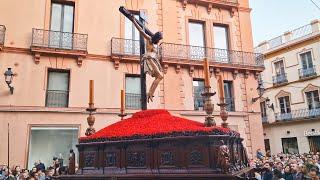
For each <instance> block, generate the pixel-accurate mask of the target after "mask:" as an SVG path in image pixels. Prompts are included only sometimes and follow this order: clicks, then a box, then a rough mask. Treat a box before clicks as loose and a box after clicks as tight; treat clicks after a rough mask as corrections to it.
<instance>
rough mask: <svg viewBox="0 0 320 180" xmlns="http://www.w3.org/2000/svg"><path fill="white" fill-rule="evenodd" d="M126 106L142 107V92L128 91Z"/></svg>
mask: <svg viewBox="0 0 320 180" xmlns="http://www.w3.org/2000/svg"><path fill="white" fill-rule="evenodd" d="M126 108H128V109H141V94H134V93H126Z"/></svg>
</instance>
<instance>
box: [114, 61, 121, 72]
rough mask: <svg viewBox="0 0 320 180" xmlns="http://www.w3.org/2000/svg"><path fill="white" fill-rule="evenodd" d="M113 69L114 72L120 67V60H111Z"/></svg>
mask: <svg viewBox="0 0 320 180" xmlns="http://www.w3.org/2000/svg"><path fill="white" fill-rule="evenodd" d="M113 67H114V69H115V70H118V69H119V67H120V59H118V58H117V59H113Z"/></svg>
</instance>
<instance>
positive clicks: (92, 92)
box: [89, 80, 94, 104]
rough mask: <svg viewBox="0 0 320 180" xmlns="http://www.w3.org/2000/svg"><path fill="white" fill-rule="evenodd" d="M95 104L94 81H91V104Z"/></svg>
mask: <svg viewBox="0 0 320 180" xmlns="http://www.w3.org/2000/svg"><path fill="white" fill-rule="evenodd" d="M93 103H94V81H93V80H90V87H89V104H93Z"/></svg>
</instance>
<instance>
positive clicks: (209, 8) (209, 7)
mask: <svg viewBox="0 0 320 180" xmlns="http://www.w3.org/2000/svg"><path fill="white" fill-rule="evenodd" d="M211 10H212V4H211V3H209V4H208V7H207V11H208V14H210V13H211Z"/></svg>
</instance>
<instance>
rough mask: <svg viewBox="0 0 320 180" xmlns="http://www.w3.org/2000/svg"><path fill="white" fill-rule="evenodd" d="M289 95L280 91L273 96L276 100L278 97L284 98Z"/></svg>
mask: <svg viewBox="0 0 320 180" xmlns="http://www.w3.org/2000/svg"><path fill="white" fill-rule="evenodd" d="M290 95H291V93H290V92H287V91H284V90H281V91H280V92H278V94H276V95H275V98H276V99H278V98H279V97H284V96H290Z"/></svg>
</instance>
